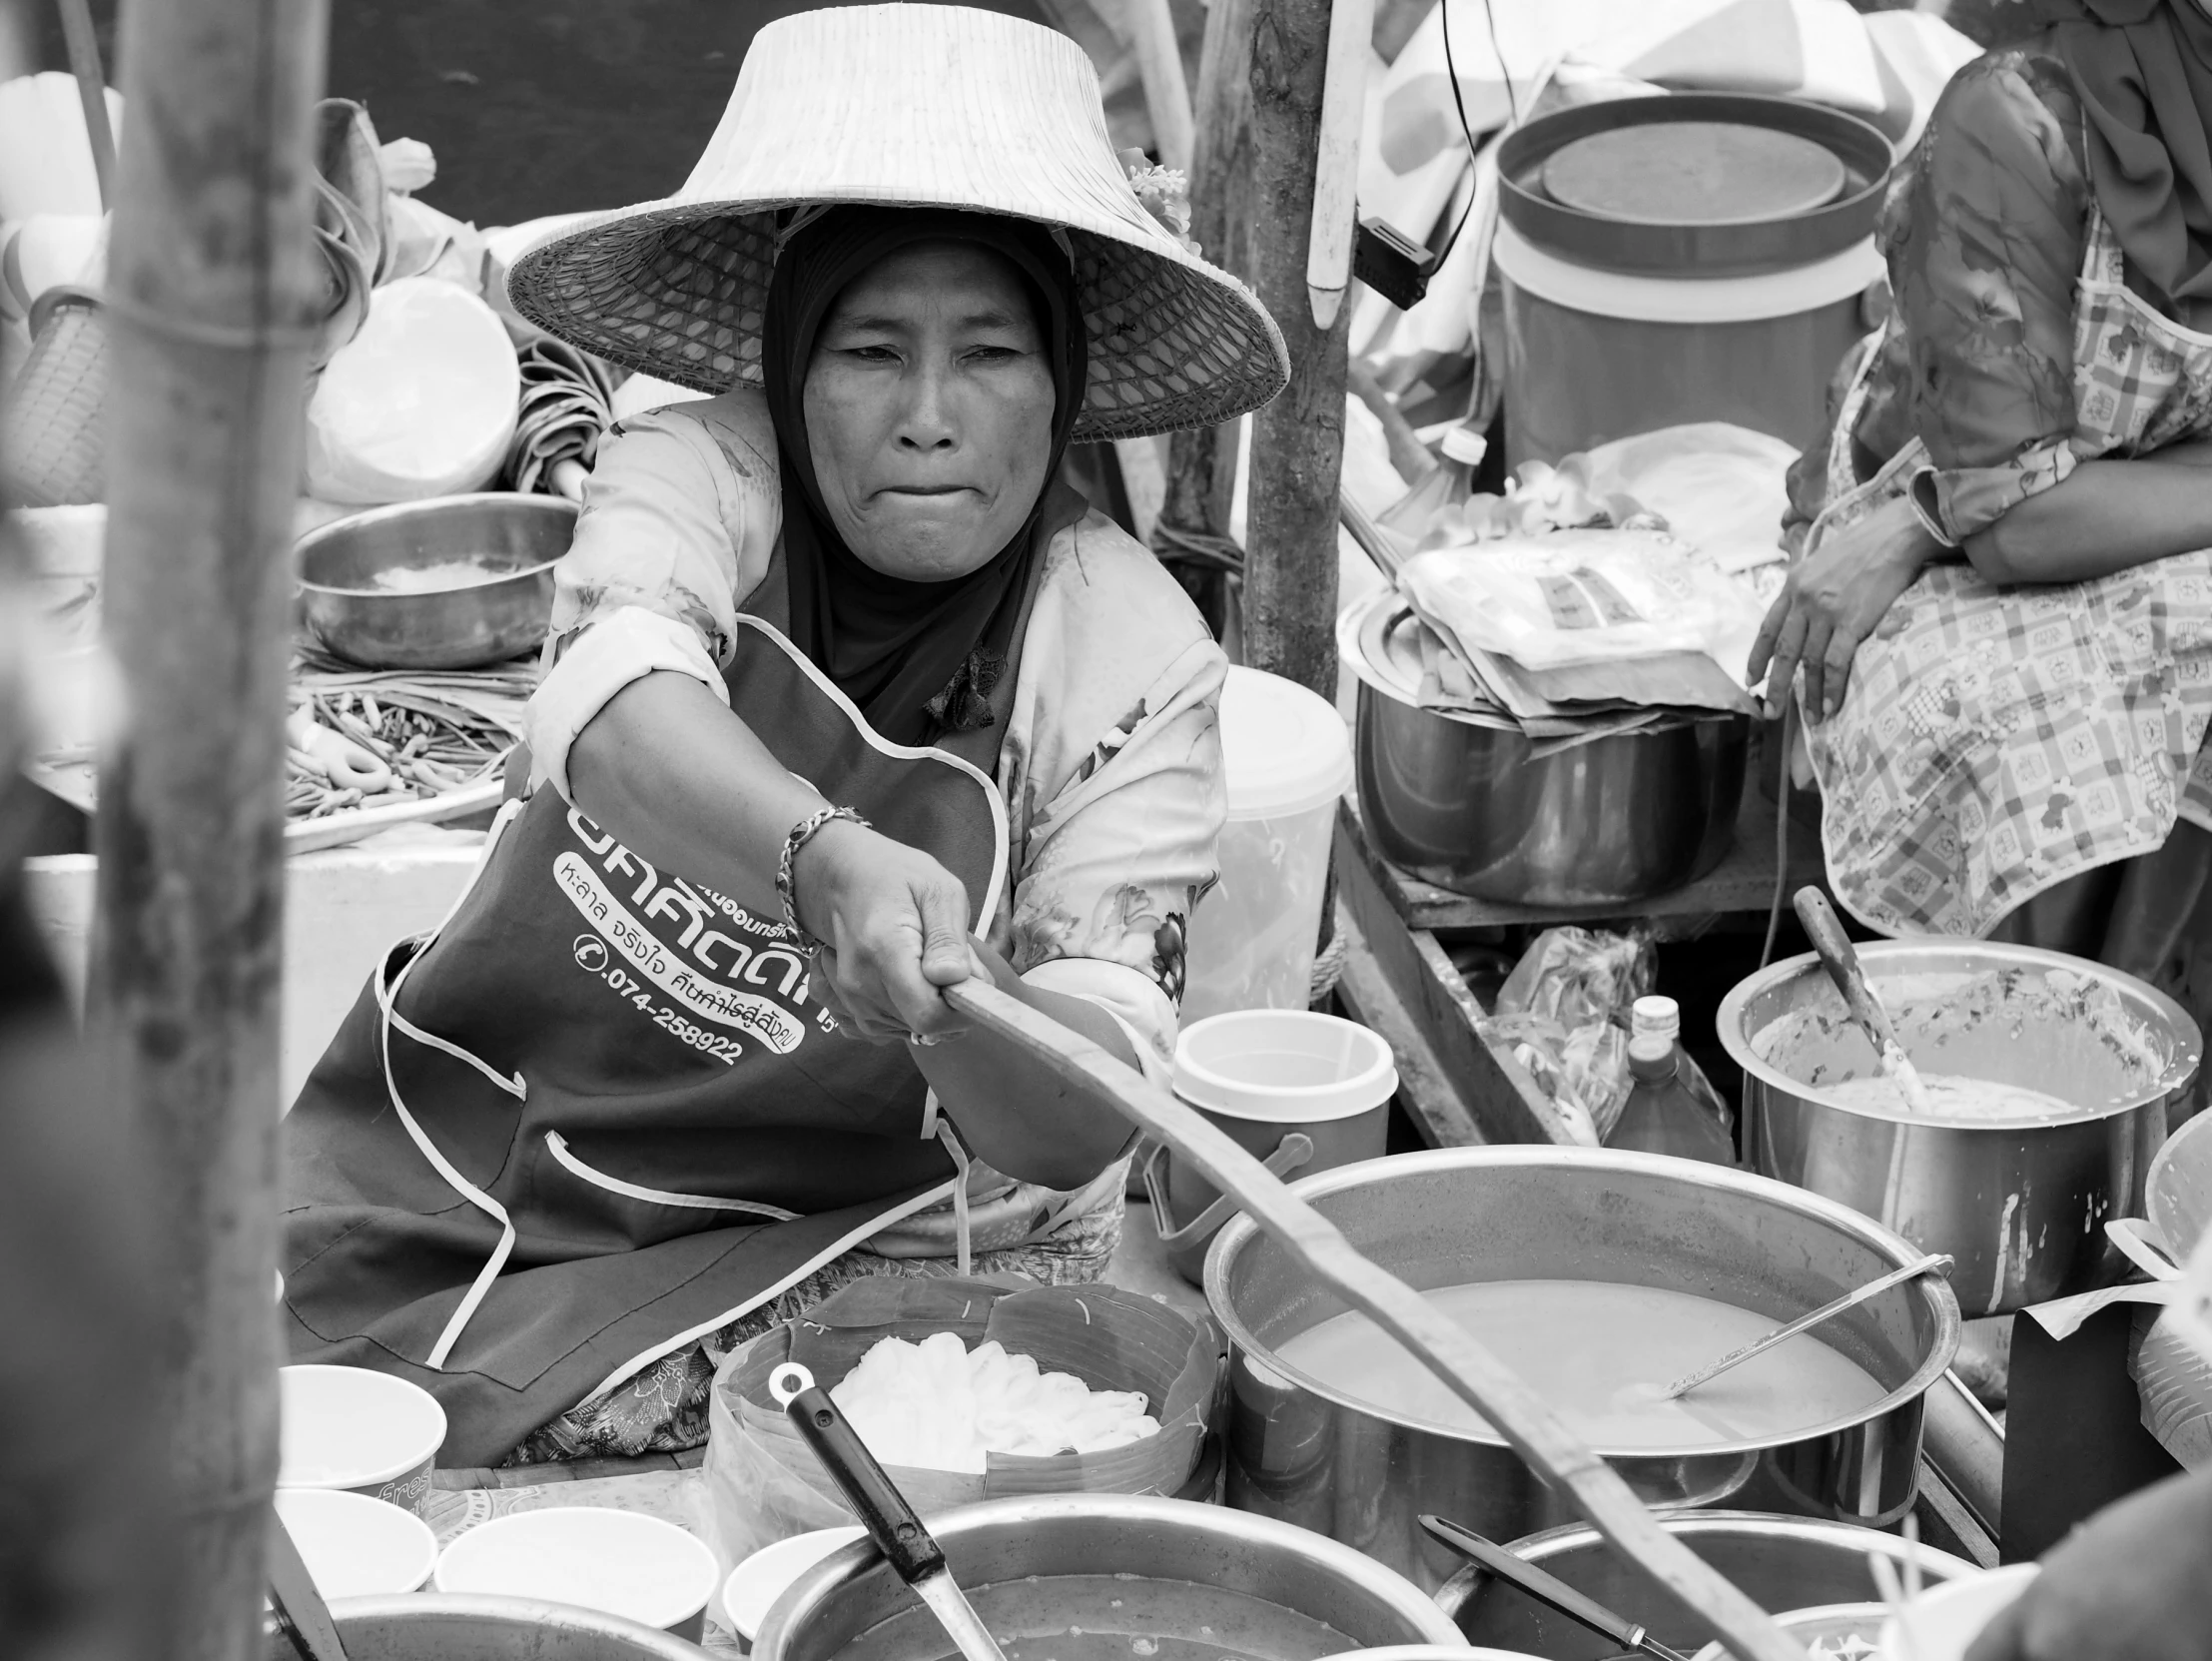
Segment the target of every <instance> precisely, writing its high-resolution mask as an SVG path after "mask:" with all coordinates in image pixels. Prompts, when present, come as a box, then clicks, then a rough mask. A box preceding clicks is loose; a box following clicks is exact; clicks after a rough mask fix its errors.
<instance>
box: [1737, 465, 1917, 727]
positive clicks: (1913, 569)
mask: <svg viewBox="0 0 2212 1661" xmlns="http://www.w3.org/2000/svg"><path fill="white" fill-rule="evenodd" d="M1941 551H1942V545H1941V544H1940V543H1939V542H1937V541H1936V540H1935V538H1934V537H1933V536H1931V535H1929V534H1928V532H1927V529H1926V527H1925V526H1923V525H1922V524H1921V523H1920V521H1919V518H1918V516H1917V515H1916V514H1914V513H1913V511H1912V504H1911V503H1910V502H1908V501H1905V500H1903V499H1902V498H1901V497H1900V498H1899V499H1897V500H1895V501H1889V502H1884V503H1883V504H1882V505H1881V506H1879V507H1877V508H1875V509H1874V510H1873V511H1872V512H1871V513H1869V514H1867V515H1866V517H1864V518H1863V519H1860V520H1859V521H1858V522H1857V523H1856V524H1852V525H1849V526H1846V527H1845V528H1843V529H1842V530H1839V531H1836V532H1834V533H1833V534H1831V535H1829V536H1826V537H1824V538H1823V539H1822V541H1821V543H1820V545H1819V546H1818V547H1816V548H1815V549H1814V550H1813V551H1812V552H1811V553H1810V554H1808V555H1806V557H1805V558H1803V559H1801V560H1800V561H1798V563H1797V564H1796V565H1795V566H1793V567H1792V568H1791V571H1790V577H1789V580H1788V581H1787V582H1786V583H1785V584H1784V585H1783V590H1782V592H1781V593H1780V594H1779V595H1777V596H1776V598H1775V603H1774V605H1773V606H1772V607H1770V608H1769V610H1768V612H1767V620H1766V621H1765V622H1763V623H1761V624H1760V625H1759V638H1758V639H1757V640H1755V641H1754V642H1753V643H1752V655H1751V662H1750V664H1749V665H1748V666H1747V669H1746V674H1745V679H1746V682H1747V683H1748V684H1750V685H1754V686H1756V685H1758V684H1759V681H1760V678H1761V677H1762V676H1765V677H1766V681H1767V717H1768V719H1770V720H1772V719H1774V718H1775V717H1777V716H1779V715H1780V714H1781V713H1782V711H1783V707H1784V705H1785V703H1786V702H1787V701H1788V699H1789V696H1790V686H1791V682H1793V681H1794V680H1796V679H1797V674H1798V665H1799V664H1800V663H1803V664H1804V665H1805V709H1806V714H1807V715H1808V716H1809V717H1810V718H1811V719H1813V720H1816V721H1825V720H1827V719H1828V718H1829V717H1830V716H1831V715H1834V714H1835V713H1836V712H1837V710H1839V709H1841V708H1843V691H1844V688H1845V686H1846V685H1847V684H1848V683H1849V680H1850V672H1851V659H1852V658H1853V657H1854V656H1856V655H1857V652H1858V646H1859V642H1860V641H1862V640H1864V639H1865V638H1866V636H1867V635H1869V634H1871V633H1873V631H1874V627H1875V625H1876V624H1878V623H1879V622H1880V621H1881V619H1882V616H1883V614H1884V613H1886V612H1887V611H1888V609H1889V607H1890V606H1891V605H1893V604H1894V603H1895V602H1896V599H1897V596H1898V595H1899V594H1902V593H1903V592H1904V591H1905V589H1907V588H1909V587H1911V586H1912V580H1913V578H1915V577H1917V576H1918V575H1919V574H1920V572H1921V570H1922V569H1923V568H1924V567H1925V566H1926V565H1927V563H1928V562H1929V561H1930V560H1932V559H1933V558H1934V557H1935V556H1936V555H1937V554H1938V553H1940V552H1941Z"/></svg>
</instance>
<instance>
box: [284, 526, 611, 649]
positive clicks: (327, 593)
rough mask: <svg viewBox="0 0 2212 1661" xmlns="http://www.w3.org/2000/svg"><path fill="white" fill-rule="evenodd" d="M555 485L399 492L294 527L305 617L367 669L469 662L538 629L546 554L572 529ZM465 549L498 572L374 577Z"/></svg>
mask: <svg viewBox="0 0 2212 1661" xmlns="http://www.w3.org/2000/svg"><path fill="white" fill-rule="evenodd" d="M576 512H577V508H576V504H575V503H574V502H572V501H569V500H567V499H566V498H565V497H562V496H539V495H517V494H514V493H513V492H511V491H485V492H483V493H481V494H477V495H466V496H433V497H431V498H430V499H429V500H427V501H402V502H395V503H393V504H392V505H391V506H389V507H371V508H369V510H368V511H367V512H363V513H349V514H348V515H347V516H346V517H345V518H343V519H333V520H332V521H331V522H330V523H329V524H326V525H322V526H319V527H318V528H317V529H314V530H311V531H309V532H308V534H307V535H305V536H303V537H301V538H300V543H299V547H298V548H297V550H296V552H297V556H298V561H299V563H298V570H299V574H300V627H301V629H302V631H303V632H304V633H305V634H307V635H308V637H309V638H311V639H313V640H316V641H318V642H320V643H321V644H322V645H323V646H325V647H327V648H328V649H329V650H331V651H332V652H334V653H336V654H337V655H338V656H340V657H343V658H345V659H346V661H347V662H349V663H359V664H360V665H362V667H364V668H367V669H473V668H478V667H480V666H482V665H483V664H486V663H500V662H504V661H505V660H506V659H508V658H510V657H515V656H518V655H519V654H521V653H523V652H526V651H529V650H530V649H531V648H532V647H534V646H536V645H538V644H539V643H540V642H542V641H543V640H544V638H545V625H546V622H547V621H548V619H550V618H551V616H552V614H553V566H554V564H555V563H556V562H558V560H559V559H560V557H561V555H562V554H564V553H566V552H567V551H568V542H569V538H570V537H571V536H573V535H574V534H575V529H576ZM461 559H465V560H468V561H470V562H471V563H473V564H476V565H479V566H481V567H483V568H485V569H487V570H493V571H499V572H503V573H505V574H503V575H501V576H499V577H497V578H495V579H494V580H492V581H489V582H477V583H471V584H469V585H468V586H466V587H461V588H438V589H430V590H428V591H426V592H400V591H397V590H394V589H389V588H378V587H377V586H376V579H377V578H378V577H379V576H381V575H382V574H383V573H385V572H388V571H395V570H406V569H415V570H419V569H421V568H423V567H425V566H435V565H443V564H446V563H448V562H450V561H453V560H461Z"/></svg>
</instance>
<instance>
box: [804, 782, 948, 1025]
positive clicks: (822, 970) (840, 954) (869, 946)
mask: <svg viewBox="0 0 2212 1661" xmlns="http://www.w3.org/2000/svg"><path fill="white" fill-rule="evenodd" d="M791 875H792V892H793V896H794V898H795V899H796V900H797V902H798V912H799V923H800V926H801V927H802V928H804V929H805V930H806V931H807V932H808V933H809V934H811V935H813V936H815V937H816V938H817V939H819V940H821V941H822V942H823V943H824V947H825V950H824V951H822V952H821V953H820V954H819V956H818V957H817V959H816V963H815V969H814V974H813V977H812V986H811V989H810V990H811V994H812V996H813V997H814V998H815V1000H816V1001H817V1002H819V1003H821V1004H822V1005H823V1006H824V1007H826V1008H827V1009H828V1010H829V1011H830V1013H831V1014H832V1015H833V1016H835V1017H836V1018H837V1023H838V1026H839V1027H840V1028H841V1029H842V1030H843V1031H845V1032H848V1033H851V1034H853V1035H854V1036H855V1037H859V1038H864V1039H867V1040H868V1041H870V1042H871V1043H875V1044H884V1043H889V1042H892V1041H893V1040H901V1039H907V1038H910V1037H922V1038H944V1037H951V1036H952V1035H954V1034H957V1033H959V1032H962V1031H964V1030H965V1024H964V1023H963V1022H962V1021H961V1019H960V1017H959V1016H957V1015H956V1014H955V1013H954V1012H953V1011H952V1010H951V1009H950V1008H949V1007H947V1005H946V1003H945V999H944V995H943V992H942V989H943V988H945V987H948V986H952V985H955V984H957V983H958V982H961V981H964V980H966V979H968V977H969V976H971V975H976V974H982V973H983V972H984V971H983V969H982V967H981V965H979V964H978V963H977V961H976V955H975V952H974V950H973V949H972V948H971V947H970V945H969V943H968V936H969V922H968V891H967V889H966V887H965V886H964V885H963V884H962V883H961V880H960V879H959V878H958V877H956V876H954V875H953V874H952V872H950V871H948V870H946V869H945V867H944V866H942V865H940V864H938V862H937V861H936V860H934V859H932V858H931V857H930V856H929V855H928V854H925V853H922V852H921V851H919V850H918V849H914V848H910V847H908V846H907V845H906V844H904V843H903V842H896V841H894V840H892V839H891V838H890V837H888V836H884V835H881V834H879V833H878V832H876V831H873V830H870V829H868V828H867V827H865V826H862V825H856V824H854V823H852V821H850V820H847V819H832V820H831V821H830V822H829V823H828V824H826V825H824V826H823V827H822V828H821V829H820V830H818V831H816V832H815V833H814V835H813V836H811V837H809V838H808V839H807V842H806V845H805V846H804V847H802V848H801V849H800V850H799V855H798V858H797V859H796V860H794V861H793V863H792V873H791Z"/></svg>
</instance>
